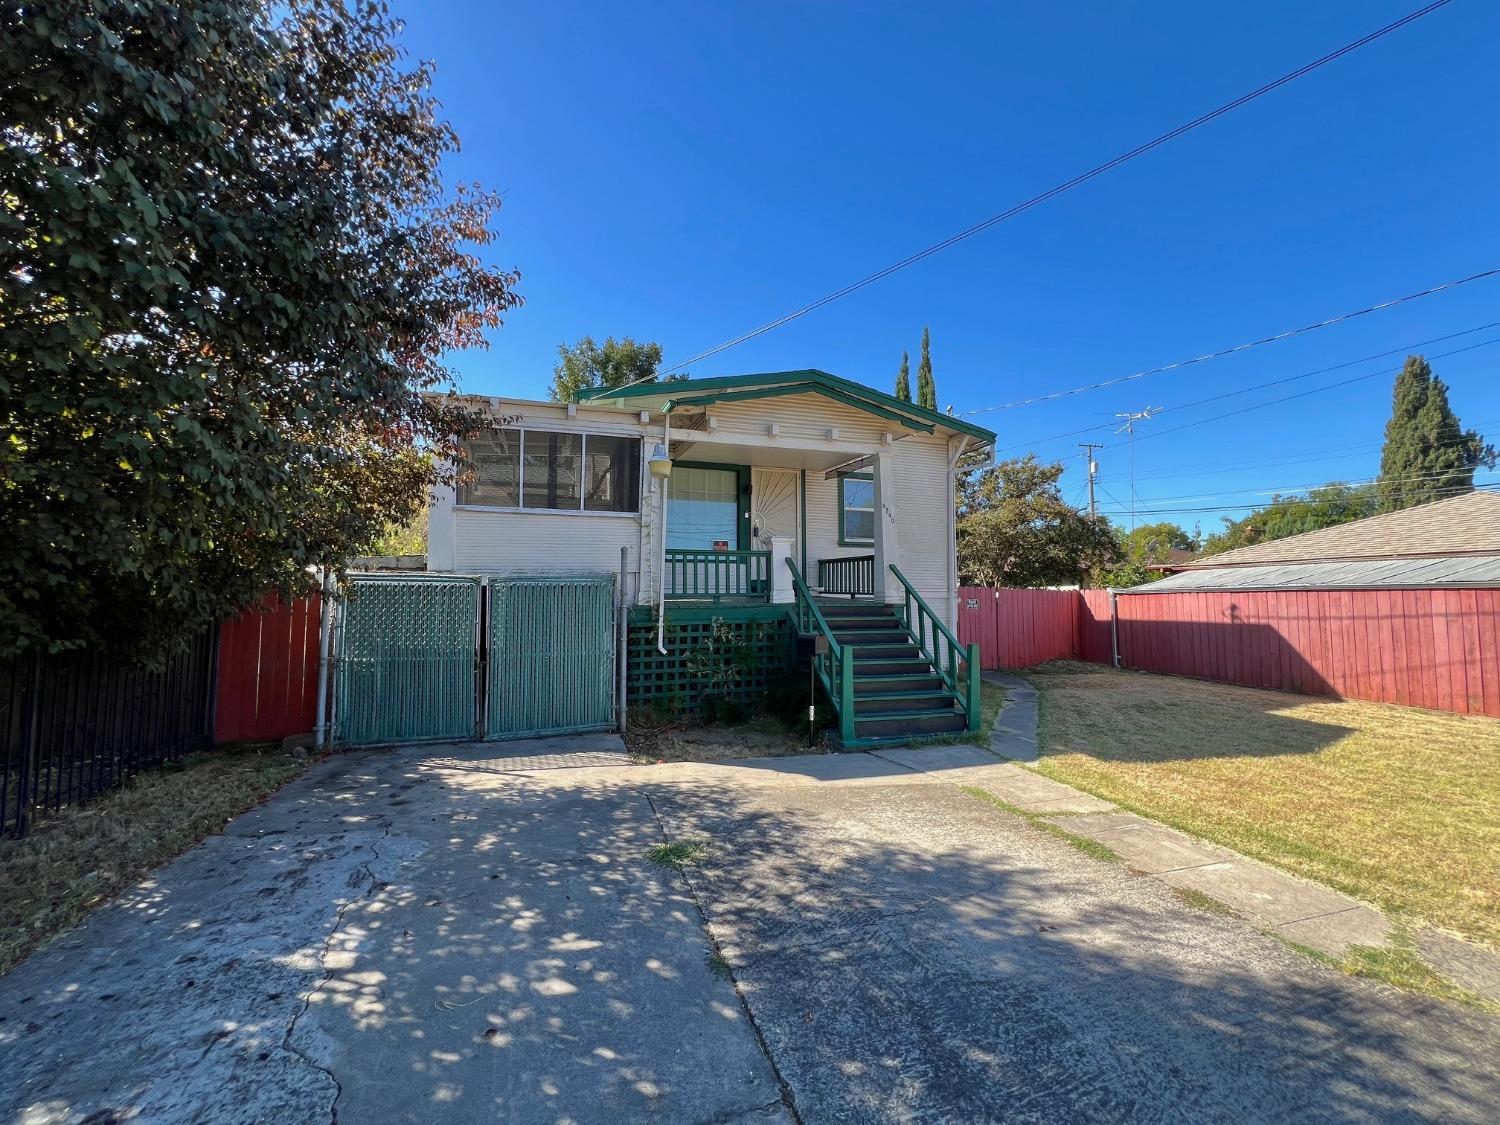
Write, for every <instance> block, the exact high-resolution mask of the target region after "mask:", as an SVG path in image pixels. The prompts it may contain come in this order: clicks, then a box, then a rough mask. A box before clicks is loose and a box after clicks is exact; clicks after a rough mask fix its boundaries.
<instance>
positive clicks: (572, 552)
mask: <svg viewBox="0 0 1500 1125" xmlns="http://www.w3.org/2000/svg"><path fill="white" fill-rule="evenodd" d="M487 409H488V410H489V412H490V414H491V415H492V418H493V429H492V430H491V431H490V432H489V433H488V434H486V435H485V436H484V437H482V438H481V439H479V440H477V441H475V442H474V443H473V444H472V447H471V460H472V462H473V466H474V472H473V475H472V480H471V481H470V482H469V483H467V484H465V485H463V486H461V487H460V488H458V489H457V490H450V491H449V492H447V493H446V494H444V495H440V496H438V497H437V498H436V499H435V502H434V504H433V507H432V510H431V513H430V519H429V528H428V568H429V570H433V571H450V572H455V573H462V574H483V575H493V576H506V575H526V576H533V577H534V576H546V575H577V574H588V573H595V574H599V573H609V574H614V575H616V576H617V581H618V583H619V588H620V590H621V592H622V593H623V596H624V598H625V600H626V602H627V603H628V604H630V605H633V606H634V607H636V608H635V609H634V611H633V613H632V616H631V622H632V625H633V626H634V627H636V628H646V629H647V630H648V631H649V627H650V626H651V625H652V624H655V625H656V627H657V634H658V640H659V641H661V640H662V639H663V638H664V631H665V628H664V623H663V622H662V621H661V620H660V619H661V618H662V617H663V616H664V615H665V617H666V618H667V619H668V621H669V622H676V623H681V622H687V621H692V620H702V619H704V618H705V616H706V615H710V614H716V615H718V616H719V617H720V618H721V619H722V618H723V616H724V615H726V614H730V615H731V616H733V617H734V618H735V619H736V620H767V621H770V620H786V621H787V622H788V623H789V624H795V625H796V626H797V630H798V632H800V633H803V634H810V633H817V632H824V633H826V634H827V637H828V641H829V645H830V646H831V648H833V649H836V650H838V652H837V653H836V654H835V655H833V656H831V657H830V656H828V655H824V656H822V657H820V658H819V659H820V669H819V670H820V672H821V673H824V675H825V680H826V681H827V682H826V684H825V686H827V687H828V690H829V694H830V696H831V697H833V698H834V699H835V701H836V702H837V701H839V697H840V692H841V689H848V688H850V686H851V685H850V684H844V683H841V681H840V680H839V677H844V678H847V679H850V680H859V681H861V682H860V683H858V684H855V685H853V686H854V687H856V688H858V689H860V690H856V691H854V692H853V694H855V695H858V696H866V695H867V696H869V697H870V703H871V704H872V705H871V706H860V707H857V708H850V709H849V710H850V711H854V710H858V711H859V713H860V715H861V720H860V724H859V728H858V729H857V730H856V729H854V728H852V727H851V728H849V729H847V730H846V731H845V733H846V734H848V735H855V734H857V735H859V736H860V737H857V738H856V737H846V739H845V741H869V740H873V739H874V738H877V737H884V734H883V733H882V732H883V731H885V730H886V729H887V728H890V729H891V730H892V731H893V732H894V728H895V727H896V726H898V725H901V724H897V723H894V722H886V723H885V724H884V725H882V724H881V723H878V722H874V721H870V720H866V719H864V718H863V716H864V715H865V714H871V715H882V716H883V715H885V714H886V712H887V710H890V709H888V708H884V707H876V706H873V704H875V703H885V702H889V703H891V704H892V705H893V707H894V709H896V710H901V709H903V708H904V709H907V710H911V711H913V712H921V713H922V715H923V716H924V717H925V718H926V719H927V721H926V722H925V724H924V723H921V722H919V723H916V724H915V727H914V728H913V729H915V730H929V729H930V730H942V729H950V724H949V723H948V722H946V721H938V718H937V717H936V716H935V715H932V714H929V713H930V712H935V711H939V710H943V708H941V707H939V706H936V694H937V693H936V692H935V691H928V692H927V693H926V694H911V695H910V698H909V699H906V698H896V696H897V695H901V694H903V693H902V692H901V691H897V690H895V689H898V688H899V689H908V688H909V689H910V690H911V692H921V691H922V689H924V688H926V687H929V686H935V685H933V684H931V681H933V680H934V679H935V678H936V679H938V680H943V681H944V687H945V690H947V691H949V692H956V691H959V690H960V689H961V688H962V687H963V685H961V684H960V683H959V681H960V680H962V679H963V678H964V676H965V675H966V673H961V672H960V671H959V669H958V667H957V666H958V665H961V664H962V663H963V661H964V656H965V654H964V653H962V652H959V653H958V654H957V655H956V657H955V656H954V655H953V654H951V653H950V652H949V649H950V648H951V647H952V646H953V641H952V638H951V633H952V630H953V629H954V628H955V627H956V623H957V588H958V575H957V562H956V542H955V528H954V508H953V484H954V473H955V470H956V467H957V465H958V463H959V459H960V457H961V456H963V455H964V454H965V453H966V452H973V451H975V450H976V449H981V448H984V447H988V446H992V444H993V442H994V436H995V435H994V434H993V433H992V432H991V431H989V430H986V429H983V428H982V427H979V426H975V425H972V424H971V423H968V422H965V421H962V420H960V419H958V418H954V417H951V416H947V415H943V414H938V413H936V412H933V411H929V410H925V409H922V408H921V407H918V406H916V405H914V404H913V403H909V402H902V401H900V400H898V399H896V398H893V397H892V396H890V395H887V394H884V393H882V392H880V391H876V390H872V389H871V388H869V387H864V386H861V385H859V384H857V383H852V382H850V381H848V380H845V379H840V378H838V377H837V376H834V375H829V374H827V373H826V372H822V371H785V372H776V373H771V374H761V375H742V376H733V377H728V378H716V379H691V380H679V381H669V382H654V383H642V384H638V385H635V386H630V387H624V388H618V389H602V390H595V391H588V392H584V393H583V394H582V395H580V396H579V401H577V402H575V403H568V404H563V403H554V402H532V401H524V400H514V399H491V400H487ZM652 462H655V464H654V465H653V464H652ZM668 462H670V464H668ZM659 474H660V475H659ZM622 549H623V551H624V560H625V562H624V567H623V573H621V570H622V568H621V557H622V556H621V551H622ZM663 595H665V596H664V597H663ZM887 606H888V607H892V608H890V609H886V608H884V607H887ZM757 607H759V608H757ZM695 611H696V613H695ZM861 626H862V627H863V629H861ZM898 629H899V630H900V631H902V632H903V633H904V636H902V637H900V638H899V639H898V638H897V637H896V636H895V630H898ZM929 634H930V635H929ZM944 634H948V636H946V637H945V636H944ZM866 642H868V643H866ZM660 648H661V651H665V644H664V643H663V644H661V645H660ZM845 648H849V649H850V650H851V651H850V652H849V653H848V654H847V655H848V657H849V659H845V655H846V654H845V653H844V652H843V649H845ZM856 648H857V649H858V651H857V652H856V651H854V650H855V649H856ZM898 648H902V649H904V650H907V651H906V652H904V653H898V652H897V649H898ZM862 656H863V657H868V658H869V659H866V660H865V661H864V662H863V666H861V667H860V668H858V669H855V668H854V665H855V663H856V660H855V658H856V657H862ZM876 656H889V657H891V658H892V659H890V660H884V661H876V660H875V659H874V657H876ZM898 657H909V658H910V661H911V662H910V663H908V664H907V665H906V666H904V667H902V668H899V669H898V668H897V667H896V665H897V664H898V663H901V660H900V659H898ZM919 659H920V660H923V661H925V666H924V667H923V668H922V669H921V670H920V672H919V671H918V669H917V668H916V663H915V661H917V660H919ZM845 665H848V666H849V667H848V668H846V667H845ZM887 667H889V668H890V669H892V671H891V673H890V674H889V675H882V674H881V671H882V669H883V668H887ZM856 671H857V672H858V675H855V672H856ZM899 676H904V677H907V678H906V679H905V680H903V682H901V683H894V682H893V681H892V677H899ZM949 680H951V681H952V682H948V681H949ZM888 688H889V689H892V690H885V689H888ZM965 690H966V689H965ZM844 694H845V695H848V694H849V691H848V690H844ZM964 702H966V699H956V698H955V699H950V700H949V701H948V708H949V709H950V710H951V709H952V708H955V707H959V708H960V709H961V705H962V704H963V703H964ZM929 703H932V704H934V706H931V707H929V706H926V704H929ZM919 704H920V705H921V706H919ZM963 718H964V720H965V723H967V721H968V719H969V716H967V715H964V716H963ZM852 721H853V720H852V719H851V720H850V722H851V723H852ZM905 725H906V726H908V727H910V726H913V724H911V723H908V724H905ZM895 733H903V732H895Z"/></svg>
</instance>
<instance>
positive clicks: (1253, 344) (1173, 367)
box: [960, 267, 1500, 418]
mask: <svg viewBox="0 0 1500 1125" xmlns="http://www.w3.org/2000/svg"><path fill="white" fill-rule="evenodd" d="M1496 275H1500V267H1497V268H1495V269H1489V270H1485V271H1483V272H1482V273H1475V274H1470V275H1469V276H1468V277H1461V278H1459V279H1458V280H1457V281H1447V282H1444V283H1443V284H1442V285H1434V286H1433V287H1432V288H1430V289H1423V290H1421V291H1420V292H1418V293H1408V294H1407V295H1406V296H1404V297H1394V298H1392V299H1391V300H1389V301H1382V302H1381V303H1380V304H1378V305H1370V306H1369V307H1368V308H1363V309H1356V310H1355V311H1354V312H1347V313H1340V314H1339V315H1338V316H1331V317H1329V318H1328V319H1327V320H1320V321H1318V322H1317V323H1316V324H1305V325H1303V326H1302V327H1301V328H1289V329H1287V330H1286V331H1285V332H1278V333H1276V334H1275V335H1274V336H1262V337H1261V338H1260V339H1259V340H1249V341H1247V342H1246V343H1243V344H1235V345H1234V346H1233V347H1231V348H1221V349H1219V350H1218V351H1216V352H1205V353H1204V354H1203V355H1197V356H1194V357H1193V358H1192V359H1180V360H1178V361H1177V362H1176V363H1164V364H1162V365H1161V366H1160V367H1151V368H1147V369H1146V370H1145V371H1137V372H1135V373H1134V374H1131V375H1121V376H1119V377H1118V378H1114V379H1105V380H1103V381H1102V382H1098V383H1087V384H1085V385H1083V386H1081V387H1069V388H1068V389H1067V390H1065V391H1049V392H1048V393H1047V394H1042V395H1033V396H1032V397H1031V398H1022V399H1017V400H1016V401H1014V402H1002V403H1000V404H999V405H998V406H981V407H977V408H976V409H974V410H965V411H964V412H963V413H962V415H960V416H961V417H964V418H967V417H968V416H969V415H970V414H988V413H991V412H992V411H996V410H1014V409H1015V408H1017V407H1020V406H1035V405H1036V404H1037V403H1039V402H1051V401H1053V400H1054V399H1059V398H1067V397H1068V396H1070V395H1081V394H1083V393H1084V392H1086V391H1099V390H1103V389H1105V388H1106V387H1115V386H1119V385H1120V384H1121V383H1130V382H1133V381H1134V380H1136V379H1144V378H1145V377H1146V376H1148V375H1160V374H1162V373H1163V372H1165V371H1178V370H1181V369H1182V368H1184V367H1192V366H1193V365H1194V364H1197V363H1207V362H1208V361H1209V360H1211V359H1223V358H1224V357H1225V356H1230V355H1236V354H1238V353H1239V352H1244V351H1249V350H1250V349H1251V348H1258V347H1261V346H1262V345H1264V344H1274V343H1276V342H1278V341H1280V340H1289V339H1291V338H1292V337H1293V336H1302V335H1304V334H1306V333H1308V332H1316V331H1317V330H1318V329H1320V328H1328V327H1329V326H1331V325H1334V324H1342V323H1344V322H1345V321H1349V320H1354V319H1355V318H1356V317H1361V316H1368V315H1369V314H1370V313H1376V312H1381V311H1382V310H1384V309H1390V308H1395V307H1396V306H1397V305H1404V304H1406V303H1407V302H1408V301H1415V300H1418V299H1420V298H1422V297H1430V296H1432V295H1433V294H1434V293H1442V292H1444V291H1446V290H1449V289H1456V288H1457V287H1458V286H1460V285H1467V284H1469V282H1471V281H1482V280H1484V279H1485V278H1490V277H1495V276H1496ZM1496 323H1500V321H1497V322H1496ZM1494 326H1495V325H1494V324H1486V325H1484V327H1485V328H1493V327H1494ZM1465 331H1466V332H1478V331H1479V329H1477V328H1468V329H1465ZM1454 335H1456V336H1462V335H1463V333H1462V332H1456V333H1454ZM1451 338H1452V337H1449V336H1439V337H1438V338H1437V339H1438V340H1448V339H1451ZM1428 342H1429V343H1436V342H1437V341H1436V340H1433V341H1428ZM1413 346H1416V347H1420V346H1421V345H1413ZM1396 350H1398V351H1399V350H1400V349H1396ZM1389 354H1391V353H1390V352H1382V353H1381V355H1389ZM1370 358H1371V359H1376V358H1379V357H1377V356H1371V357H1370ZM1351 362H1354V363H1358V362H1360V361H1359V360H1353V361H1351ZM1329 370H1332V369H1329Z"/></svg>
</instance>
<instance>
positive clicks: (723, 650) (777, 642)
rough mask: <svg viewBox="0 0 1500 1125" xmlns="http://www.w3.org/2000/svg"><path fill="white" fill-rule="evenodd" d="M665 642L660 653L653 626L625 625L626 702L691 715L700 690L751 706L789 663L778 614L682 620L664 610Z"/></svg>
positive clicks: (786, 632) (786, 626) (785, 626)
mask: <svg viewBox="0 0 1500 1125" xmlns="http://www.w3.org/2000/svg"><path fill="white" fill-rule="evenodd" d="M726 632H727V634H728V635H727V636H726V635H725V634H726ZM665 644H666V648H667V652H666V654H665V655H663V654H662V653H661V652H660V651H659V650H658V649H657V647H656V626H655V624H646V623H643V622H639V621H637V622H635V623H632V624H631V626H630V629H629V635H628V654H627V655H628V658H629V663H628V666H627V672H626V691H627V701H628V702H629V703H630V705H631V706H648V705H655V706H658V707H662V708H664V709H666V710H668V711H670V712H672V713H673V714H678V715H682V714H692V713H695V712H696V711H697V710H698V709H699V707H700V706H701V704H702V702H703V697H704V695H705V693H708V692H713V693H716V694H718V695H719V696H721V697H722V698H724V699H730V700H734V701H737V702H740V703H744V704H746V705H748V706H752V707H755V706H759V705H760V704H762V703H764V702H765V698H766V692H767V689H768V688H769V686H770V684H771V682H772V679H773V677H775V676H776V675H777V674H778V673H779V672H781V671H783V670H784V669H786V668H788V667H790V666H791V658H792V641H791V628H790V623H789V622H788V621H787V619H786V617H785V616H784V615H780V616H775V617H763V618H760V619H752V620H743V619H736V618H734V617H730V616H728V615H726V616H724V617H715V616H711V615H708V614H703V615H700V616H694V617H691V618H688V619H682V618H680V617H677V616H676V615H675V614H674V613H673V612H669V613H668V617H667V628H666V637H665Z"/></svg>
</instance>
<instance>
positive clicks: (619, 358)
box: [547, 336, 661, 402]
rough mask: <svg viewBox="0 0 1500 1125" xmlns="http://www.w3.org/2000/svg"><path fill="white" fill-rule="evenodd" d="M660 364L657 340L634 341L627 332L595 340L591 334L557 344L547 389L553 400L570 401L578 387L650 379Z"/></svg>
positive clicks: (580, 389)
mask: <svg viewBox="0 0 1500 1125" xmlns="http://www.w3.org/2000/svg"><path fill="white" fill-rule="evenodd" d="M660 366H661V345H660V344H649V343H648V344H638V343H636V342H635V341H634V340H632V339H631V338H630V337H629V336H626V337H625V338H624V339H623V340H616V339H615V338H614V337H613V336H610V337H608V338H607V339H606V340H605V341H604V343H602V344H598V343H595V342H594V338H593V337H592V336H584V337H582V338H580V339H579V340H578V342H577V343H575V344H559V345H558V348H557V363H556V364H555V365H554V366H553V368H552V387H551V389H550V390H549V391H548V392H547V393H548V395H550V396H551V398H552V401H553V402H572V401H573V398H574V396H576V395H577V394H578V392H579V391H586V390H591V389H593V388H594V387H623V386H625V384H627V383H643V382H650V381H652V380H654V379H655V378H656V377H657V373H656V369H657V368H659V367H660Z"/></svg>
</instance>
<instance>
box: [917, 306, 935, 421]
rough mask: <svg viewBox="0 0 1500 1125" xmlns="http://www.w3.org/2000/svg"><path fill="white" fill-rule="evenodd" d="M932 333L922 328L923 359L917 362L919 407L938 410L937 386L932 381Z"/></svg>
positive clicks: (924, 327) (924, 326) (925, 327)
mask: <svg viewBox="0 0 1500 1125" xmlns="http://www.w3.org/2000/svg"><path fill="white" fill-rule="evenodd" d="M931 344H932V333H931V332H929V331H928V329H927V326H926V325H923V326H922V358H921V359H920V360H918V361H917V405H918V406H924V407H926V408H927V409H928V410H936V409H937V384H935V383H934V382H933V381H932V352H931Z"/></svg>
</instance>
